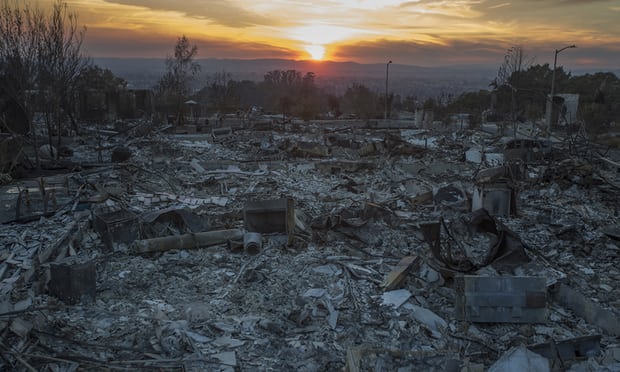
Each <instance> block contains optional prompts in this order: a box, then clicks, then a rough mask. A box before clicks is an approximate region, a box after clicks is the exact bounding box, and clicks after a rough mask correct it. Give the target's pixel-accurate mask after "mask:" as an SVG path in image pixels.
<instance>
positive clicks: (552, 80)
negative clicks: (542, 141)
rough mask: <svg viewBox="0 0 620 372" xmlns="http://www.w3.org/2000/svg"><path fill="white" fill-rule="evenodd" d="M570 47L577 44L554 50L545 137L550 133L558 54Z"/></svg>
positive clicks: (574, 46)
mask: <svg viewBox="0 0 620 372" xmlns="http://www.w3.org/2000/svg"><path fill="white" fill-rule="evenodd" d="M570 48H577V46H576V45H574V44H573V45H568V46H565V47H564V48H562V49H556V50H555V57H554V58H553V75H552V76H551V97H549V100H548V101H547V115H546V116H547V118H546V119H547V120H546V121H547V137H549V136H550V135H551V116H552V115H551V111H552V110H553V96H554V95H555V70H556V66H557V64H558V54H560V53H561V52H562V51H564V50H566V49H570Z"/></svg>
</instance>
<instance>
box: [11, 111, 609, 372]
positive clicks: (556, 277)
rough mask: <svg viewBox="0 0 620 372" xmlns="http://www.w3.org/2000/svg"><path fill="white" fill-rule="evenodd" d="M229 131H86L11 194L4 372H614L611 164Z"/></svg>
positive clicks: (324, 130)
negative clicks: (59, 161)
mask: <svg viewBox="0 0 620 372" xmlns="http://www.w3.org/2000/svg"><path fill="white" fill-rule="evenodd" d="M142 126H143V125H142ZM136 127H141V126H140V125H138V126H136ZM216 129H217V130H213V131H211V133H209V132H208V131H203V132H201V133H195V134H174V133H166V132H164V131H163V130H141V131H125V132H122V133H117V132H115V131H113V130H106V131H103V132H102V131H101V130H100V129H97V130H95V129H92V130H91V131H90V132H87V133H95V132H96V133H99V134H98V135H97V136H96V138H95V137H94V136H88V135H85V136H84V137H79V138H76V139H75V140H74V141H73V143H72V144H71V145H70V146H68V147H70V148H71V149H72V151H73V155H72V157H71V161H72V162H73V163H74V165H75V166H74V167H73V168H72V169H71V170H72V171H59V172H57V174H55V175H53V176H47V177H39V178H37V179H34V180H12V181H7V182H8V183H7V184H5V185H3V186H0V202H1V207H2V210H0V221H1V222H2V225H0V239H1V241H2V249H1V250H0V280H1V281H0V329H1V330H2V332H1V334H0V335H1V336H0V349H1V353H2V359H1V360H0V368H1V369H6V370H52V371H61V370H62V371H72V370H77V369H88V370H92V369H94V370H117V369H124V370H136V369H147V370H151V369H153V370H155V369H157V370H183V371H204V370H210V371H220V370H221V371H235V370H296V371H317V370H320V371H325V370H328V371H329V370H334V371H341V370H347V371H418V370H429V371H482V370H486V369H489V370H496V371H507V370H514V371H517V370H518V371H522V370H536V371H558V370H568V371H594V370H597V371H599V370H600V371H614V370H619V369H620V343H619V339H618V336H619V335H620V325H619V324H620V322H618V308H619V307H620V303H619V301H620V300H619V298H620V296H619V295H620V289H619V288H618V286H617V285H616V283H617V282H618V280H620V269H619V268H618V267H617V265H616V261H617V260H618V256H619V254H620V243H619V240H620V233H619V232H618V231H619V229H620V228H619V226H620V215H619V212H618V198H617V195H618V185H619V184H620V174H619V173H618V168H617V167H614V164H618V163H617V162H618V159H617V158H616V157H617V155H618V154H613V153H607V154H604V156H603V157H602V158H598V159H592V157H589V158H583V157H576V156H571V154H570V152H568V151H564V149H562V148H561V147H560V148H558V149H554V157H553V159H550V158H547V157H545V158H541V157H540V156H537V157H534V158H535V159H534V160H532V159H529V157H528V159H527V161H522V159H521V160H520V159H517V160H515V161H510V162H506V163H504V164H501V165H497V164H495V163H494V164H491V165H489V164H487V163H485V160H484V152H482V153H480V154H478V155H480V156H479V160H480V161H479V162H474V161H471V159H469V156H466V152H467V151H469V149H470V148H471V147H472V146H475V145H476V144H479V143H481V142H485V141H486V142H488V143H494V141H495V140H496V139H495V138H494V137H492V136H491V135H488V134H485V133H483V132H477V131H473V130H472V131H459V132H457V133H443V134H442V133H436V132H433V131H431V130H412V129H408V128H400V127H398V126H393V127H390V125H383V126H382V125H378V124H377V123H374V124H373V125H370V126H368V125H364V123H361V122H353V121H351V122H344V121H343V122H337V121H334V122H321V123H295V122H293V123H285V124H273V125H272V124H270V123H261V125H260V127H256V128H252V127H249V128H225V129H226V130H222V128H216ZM101 133H103V134H104V135H103V136H102V135H101ZM511 156H512V157H515V155H514V154H512V155H511ZM516 158H519V155H518V154H517V156H516Z"/></svg>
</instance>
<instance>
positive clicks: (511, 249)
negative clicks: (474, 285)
mask: <svg viewBox="0 0 620 372" xmlns="http://www.w3.org/2000/svg"><path fill="white" fill-rule="evenodd" d="M421 229H422V232H423V234H424V239H425V241H426V242H427V243H428V244H429V246H430V248H431V252H432V254H433V256H434V257H435V259H436V260H437V261H438V262H439V263H440V264H442V265H445V267H446V268H448V269H450V270H456V271H460V272H471V271H474V270H477V269H479V268H481V267H484V266H488V265H493V267H494V268H495V269H497V270H505V271H511V270H513V269H514V268H515V267H517V266H520V265H522V264H524V263H527V262H529V260H530V259H529V257H528V256H527V253H526V252H525V247H526V245H525V244H524V243H523V242H522V241H521V239H520V238H519V236H518V235H517V234H515V233H514V232H513V231H511V230H510V229H508V228H507V227H506V226H504V225H503V224H502V223H501V222H500V221H498V220H497V219H495V218H493V217H492V216H491V215H489V213H488V212H487V211H486V210H485V209H479V210H477V211H474V212H472V213H470V214H469V215H468V216H467V217H465V218H462V219H459V220H455V221H448V222H446V221H444V220H442V221H440V222H426V223H423V224H421ZM442 232H443V234H444V235H446V237H447V238H448V239H450V240H451V242H450V243H451V244H442ZM483 243H484V244H487V245H486V246H483V247H481V246H480V245H481V244H483ZM453 245H454V246H459V247H462V246H473V247H478V248H480V249H483V251H484V253H483V254H482V255H481V256H480V257H478V258H477V259H474V257H470V256H468V254H467V252H456V251H453V250H452V248H451V246H453Z"/></svg>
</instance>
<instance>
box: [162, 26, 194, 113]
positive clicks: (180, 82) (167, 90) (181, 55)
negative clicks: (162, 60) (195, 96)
mask: <svg viewBox="0 0 620 372" xmlns="http://www.w3.org/2000/svg"><path fill="white" fill-rule="evenodd" d="M197 54H198V47H197V46H196V45H190V43H189V40H188V39H187V37H186V36H185V35H183V36H181V37H179V39H178V40H177V43H176V45H175V47H174V56H172V57H168V58H167V59H166V73H165V74H164V76H163V77H162V78H161V79H160V81H159V83H158V84H157V87H156V89H157V95H158V98H159V101H160V103H161V105H163V106H165V109H166V111H168V110H172V111H173V112H174V113H175V115H176V123H177V124H180V123H181V121H182V116H183V115H182V112H183V102H184V100H185V99H186V98H187V97H188V96H189V93H190V87H191V81H192V79H193V78H194V76H195V75H196V74H198V72H200V65H199V64H198V62H196V61H195V60H194V59H195V57H196V55H197Z"/></svg>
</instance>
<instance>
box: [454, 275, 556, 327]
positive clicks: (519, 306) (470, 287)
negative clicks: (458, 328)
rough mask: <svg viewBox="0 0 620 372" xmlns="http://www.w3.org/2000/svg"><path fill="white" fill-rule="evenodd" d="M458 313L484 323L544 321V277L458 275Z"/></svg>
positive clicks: (461, 316) (459, 316)
mask: <svg viewBox="0 0 620 372" xmlns="http://www.w3.org/2000/svg"><path fill="white" fill-rule="evenodd" d="M455 284H456V290H457V297H456V315H457V318H459V319H461V320H467V321H471V322H483V323H544V322H546V321H547V316H548V309H547V287H546V281H545V278H539V277H512V276H496V277H488V276H470V275H465V276H463V277H458V278H456V279H455Z"/></svg>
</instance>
